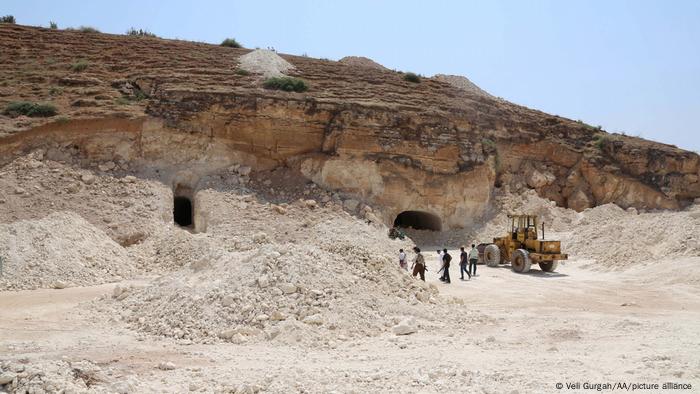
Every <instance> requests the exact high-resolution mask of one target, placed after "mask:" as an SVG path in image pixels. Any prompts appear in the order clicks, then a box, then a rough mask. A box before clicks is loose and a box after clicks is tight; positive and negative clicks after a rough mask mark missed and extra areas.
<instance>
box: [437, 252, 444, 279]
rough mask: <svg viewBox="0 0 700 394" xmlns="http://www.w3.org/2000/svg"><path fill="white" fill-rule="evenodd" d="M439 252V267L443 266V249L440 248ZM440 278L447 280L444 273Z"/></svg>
mask: <svg viewBox="0 0 700 394" xmlns="http://www.w3.org/2000/svg"><path fill="white" fill-rule="evenodd" d="M437 254H438V267H440V268H442V250H440V249H438V250H437ZM438 272H440V271H438ZM440 280H445V274H444V273H443V274H442V275H441V276H440Z"/></svg>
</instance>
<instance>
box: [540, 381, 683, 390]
mask: <svg viewBox="0 0 700 394" xmlns="http://www.w3.org/2000/svg"><path fill="white" fill-rule="evenodd" d="M554 386H555V387H556V388H557V389H559V390H561V389H564V388H565V389H567V390H591V391H615V390H624V391H632V392H633V391H657V390H692V388H693V386H692V384H690V383H675V382H665V383H661V384H659V383H645V382H637V383H632V382H612V383H597V382H583V383H581V382H575V383H572V382H568V383H556V384H555V385H554Z"/></svg>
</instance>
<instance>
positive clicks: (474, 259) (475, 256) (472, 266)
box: [467, 244, 479, 278]
mask: <svg viewBox="0 0 700 394" xmlns="http://www.w3.org/2000/svg"><path fill="white" fill-rule="evenodd" d="M478 262H479V250H478V249H477V248H476V246H474V244H472V250H470V251H469V271H467V273H469V272H470V271H471V275H469V278H471V277H472V276H476V263H478Z"/></svg>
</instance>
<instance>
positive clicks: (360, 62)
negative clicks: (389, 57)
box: [338, 56, 387, 70]
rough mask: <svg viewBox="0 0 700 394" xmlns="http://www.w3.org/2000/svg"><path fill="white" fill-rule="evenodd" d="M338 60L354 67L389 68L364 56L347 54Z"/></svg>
mask: <svg viewBox="0 0 700 394" xmlns="http://www.w3.org/2000/svg"><path fill="white" fill-rule="evenodd" d="M338 62H340V63H343V64H347V65H348V66H352V67H365V68H373V69H375V70H387V68H386V67H384V66H382V65H381V64H379V63H377V62H375V61H374V60H372V59H370V58H367V57H363V56H345V57H344V58H342V59H340V60H338Z"/></svg>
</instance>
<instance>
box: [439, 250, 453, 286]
mask: <svg viewBox="0 0 700 394" xmlns="http://www.w3.org/2000/svg"><path fill="white" fill-rule="evenodd" d="M450 261H452V256H450V254H449V253H447V249H443V253H442V268H440V271H442V277H443V279H442V281H443V282H445V283H452V282H450Z"/></svg>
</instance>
